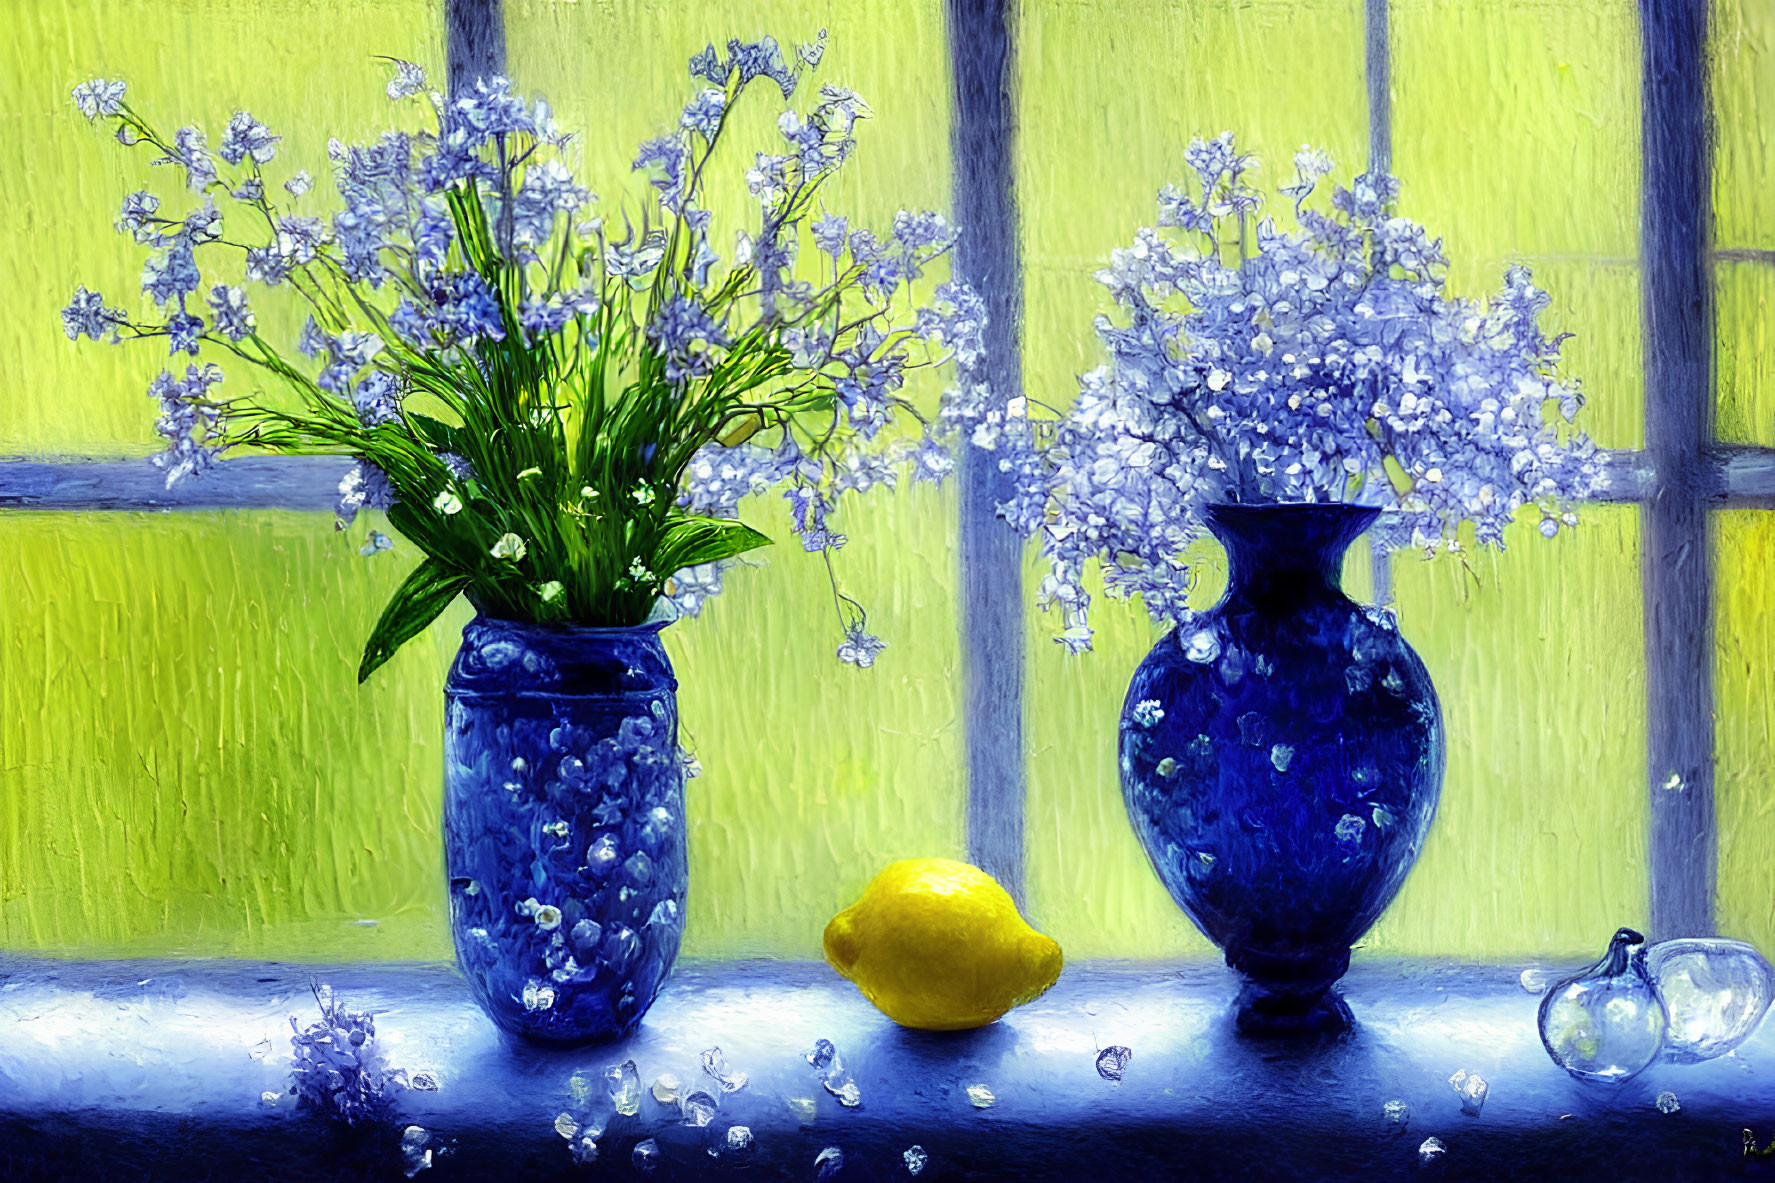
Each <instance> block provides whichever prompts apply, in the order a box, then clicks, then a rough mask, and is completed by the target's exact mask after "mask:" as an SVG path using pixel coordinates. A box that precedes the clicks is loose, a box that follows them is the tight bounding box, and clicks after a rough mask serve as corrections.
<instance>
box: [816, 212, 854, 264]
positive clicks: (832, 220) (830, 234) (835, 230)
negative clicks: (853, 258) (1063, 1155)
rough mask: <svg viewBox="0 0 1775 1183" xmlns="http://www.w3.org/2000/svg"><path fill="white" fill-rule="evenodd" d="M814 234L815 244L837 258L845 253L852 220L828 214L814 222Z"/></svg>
mask: <svg viewBox="0 0 1775 1183" xmlns="http://www.w3.org/2000/svg"><path fill="white" fill-rule="evenodd" d="M813 235H814V246H816V247H817V248H819V249H820V250H822V251H825V252H826V253H827V254H828V255H831V256H832V257H833V259H837V258H838V257H839V256H841V255H843V254H844V248H845V243H846V241H847V240H848V238H849V235H850V222H849V221H848V220H847V219H845V218H841V217H839V216H838V215H837V214H827V215H825V216H824V217H822V218H821V219H820V220H819V221H817V222H815V223H814V224H813Z"/></svg>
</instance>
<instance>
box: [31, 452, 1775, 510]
mask: <svg viewBox="0 0 1775 1183" xmlns="http://www.w3.org/2000/svg"><path fill="white" fill-rule="evenodd" d="M1603 457H1604V479H1605V482H1606V485H1605V488H1604V489H1603V490H1602V491H1601V492H1600V493H1599V494H1598V496H1596V497H1595V498H1594V500H1596V501H1600V502H1605V503H1618V502H1631V501H1644V500H1646V499H1648V498H1649V497H1651V496H1652V495H1653V492H1654V490H1655V487H1656V484H1657V474H1656V472H1655V471H1654V470H1653V467H1652V463H1651V460H1650V457H1649V456H1648V454H1647V453H1645V452H1643V451H1634V450H1630V449H1622V450H1618V451H1609V452H1605V453H1603ZM350 467H351V462H350V461H348V460H345V459H342V458H339V457H333V456H252V457H241V458H239V459H235V460H226V461H223V462H222V463H220V464H218V465H216V467H215V468H213V469H211V470H210V471H209V472H207V473H205V474H203V475H202V476H199V477H189V478H187V479H185V480H183V481H180V482H179V483H178V484H176V485H174V486H173V487H172V488H171V489H168V488H167V487H166V477H165V475H164V474H163V473H162V472H161V470H160V469H158V468H156V467H154V465H153V464H152V463H150V462H149V461H147V460H145V459H109V460H106V459H95V458H92V457H32V458H28V459H27V458H22V457H20V458H11V459H4V458H0V509H61V510H69V509H102V510H159V509H296V510H315V511H318V510H328V509H331V508H332V507H333V505H334V504H335V503H336V502H337V501H338V499H339V479H340V478H341V477H342V476H344V475H345V472H346V470H347V469H349V468H350ZM1702 472H1703V485H1702V488H1701V489H1700V490H1699V491H1700V493H1701V495H1702V496H1703V497H1705V498H1706V499H1707V500H1709V501H1723V502H1727V503H1729V504H1733V505H1742V506H1745V507H1747V508H1752V507H1755V506H1756V505H1758V504H1760V503H1761V502H1764V501H1767V502H1769V503H1770V507H1771V508H1775V448H1758V447H1715V448H1710V449H1708V451H1707V453H1706V455H1705V458H1704V463H1703V465H1702Z"/></svg>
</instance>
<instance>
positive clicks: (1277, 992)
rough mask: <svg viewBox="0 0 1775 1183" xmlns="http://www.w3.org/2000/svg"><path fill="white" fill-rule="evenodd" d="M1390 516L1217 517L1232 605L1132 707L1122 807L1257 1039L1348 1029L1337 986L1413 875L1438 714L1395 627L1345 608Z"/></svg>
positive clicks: (1316, 512)
mask: <svg viewBox="0 0 1775 1183" xmlns="http://www.w3.org/2000/svg"><path fill="white" fill-rule="evenodd" d="M1378 512H1379V511H1377V510H1374V509H1370V508H1363V507H1358V506H1348V505H1217V506H1212V507H1210V508H1209V509H1208V510H1207V521H1208V526H1209V529H1210V530H1212V531H1213V533H1214V535H1215V537H1216V538H1218V539H1219V540H1220V541H1221V543H1222V544H1223V545H1224V546H1225V547H1226V550H1227V558H1228V584H1227V590H1226V594H1225V596H1224V597H1222V599H1221V601H1220V603H1219V604H1217V605H1215V606H1214V607H1213V608H1212V609H1210V610H1208V611H1207V612H1205V613H1201V614H1199V615H1197V616H1195V617H1193V618H1192V619H1191V620H1190V621H1188V622H1187V623H1185V624H1183V625H1181V626H1180V627H1178V628H1176V629H1173V630H1172V631H1171V632H1170V633H1168V634H1167V635H1166V636H1165V637H1164V639H1163V640H1161V641H1160V642H1159V643H1158V645H1157V646H1155V647H1154V648H1153V651H1152V652H1151V653H1149V654H1148V655H1147V657H1146V660H1145V661H1143V662H1142V663H1141V665H1140V668H1139V670H1138V671H1137V672H1136V673H1135V675H1134V680H1133V683H1132V685H1130V686H1129V688H1128V698H1127V701H1126V703H1125V704H1124V705H1123V708H1122V722H1121V771H1122V794H1123V797H1124V799H1125V801H1126V803H1127V806H1128V815H1129V817H1130V818H1131V819H1132V821H1133V823H1134V829H1135V831H1136V832H1137V833H1138V834H1139V836H1140V841H1141V843H1142V844H1143V845H1144V846H1145V848H1146V853H1147V855H1148V856H1149V857H1150V858H1151V859H1152V864H1153V868H1154V869H1155V870H1156V871H1157V872H1158V875H1159V878H1160V879H1161V880H1163V881H1164V884H1165V886H1166V887H1167V888H1168V889H1169V890H1170V892H1171V896H1172V898H1173V899H1175V900H1176V901H1177V903H1178V905H1179V906H1180V907H1181V908H1182V909H1183V910H1184V911H1185V912H1186V913H1188V915H1189V918H1190V919H1191V920H1193V921H1194V922H1195V924H1196V927H1198V928H1200V929H1201V930H1202V932H1203V933H1204V934H1206V935H1207V937H1208V938H1209V939H1210V940H1212V941H1213V942H1214V943H1215V944H1216V945H1218V946H1220V948H1221V949H1223V950H1224V951H1225V953H1226V960H1227V964H1228V965H1230V966H1232V967H1233V968H1234V969H1235V970H1237V971H1238V972H1239V973H1240V974H1241V975H1242V976H1243V978H1244V983H1245V984H1244V989H1243V991H1242V993H1241V994H1240V997H1239V1003H1238V1027H1239V1029H1240V1030H1241V1031H1244V1032H1247V1033H1250V1034H1289V1033H1296V1032H1312V1031H1329V1030H1341V1029H1343V1028H1345V1027H1347V1026H1348V1025H1349V1022H1350V1014H1349V1009H1348V1007H1347V1006H1345V1005H1344V1003H1343V1000H1342V999H1341V998H1339V997H1338V996H1337V994H1336V992H1335V991H1333V990H1332V989H1331V987H1332V985H1333V984H1334V983H1335V982H1336V981H1337V980H1338V979H1339V978H1340V977H1342V976H1343V974H1344V971H1345V970H1347V969H1348V968H1349V964H1350V946H1351V945H1352V944H1353V943H1355V941H1356V940H1357V939H1358V938H1360V937H1361V936H1362V934H1363V933H1364V932H1366V931H1368V928H1369V926H1370V925H1372V924H1373V923H1374V921H1375V919H1376V918H1377V917H1379V916H1380V914H1381V912H1382V910H1384V909H1385V908H1386V906H1387V904H1388V903H1389V902H1390V901H1391V900H1392V898H1393V896H1394V894H1395V893H1396V892H1397V891H1398V890H1399V885H1400V884H1401V883H1402V882H1404V880H1405V876H1406V873H1407V872H1409V871H1410V870H1411V867H1412V864H1413V862H1415V861H1416V859H1417V856H1418V851H1419V850H1420V849H1421V848H1422V847H1423V842H1424V838H1425V836H1426V835H1427V834H1428V833H1429V829H1430V821H1431V819H1432V818H1433V817H1434V816H1435V813H1436V800H1437V797H1438V796H1439V794H1440V792H1441V786H1442V770H1443V763H1444V743H1443V730H1442V714H1441V709H1440V707H1439V706H1438V704H1437V701H1436V692H1435V689H1434V688H1433V687H1432V686H1431V685H1430V677H1429V674H1428V673H1427V672H1426V671H1425V669H1424V664H1423V662H1422V661H1420V660H1419V659H1418V657H1417V654H1415V653H1413V652H1412V649H1411V647H1410V646H1409V645H1407V644H1406V643H1405V641H1404V639H1403V638H1402V637H1400V635H1399V633H1398V630H1397V628H1396V627H1395V625H1394V622H1393V617H1392V615H1391V614H1390V613H1387V612H1383V611H1378V610H1375V609H1369V608H1364V607H1362V606H1361V605H1359V604H1357V603H1355V602H1354V601H1352V600H1351V599H1349V598H1348V597H1347V596H1345V595H1344V594H1343V591H1342V589H1341V587H1340V586H1339V574H1340V571H1341V569H1342V566H1343V554H1344V551H1345V550H1346V549H1347V548H1348V547H1349V545H1350V543H1351V542H1353V541H1355V540H1356V538H1357V537H1358V536H1359V535H1360V534H1361V533H1362V532H1363V531H1364V530H1365V529H1367V528H1368V526H1369V525H1370V524H1371V523H1372V522H1373V521H1374V519H1375V517H1376V516H1377V514H1378Z"/></svg>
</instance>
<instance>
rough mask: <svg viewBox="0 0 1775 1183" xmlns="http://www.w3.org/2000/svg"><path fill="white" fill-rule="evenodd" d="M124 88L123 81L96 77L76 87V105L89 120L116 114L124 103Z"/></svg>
mask: <svg viewBox="0 0 1775 1183" xmlns="http://www.w3.org/2000/svg"><path fill="white" fill-rule="evenodd" d="M124 89H125V86H124V84H123V83H122V82H121V81H118V82H111V81H107V80H106V79H103V78H94V79H93V80H92V81H91V82H82V83H81V84H80V85H79V86H76V87H75V88H74V105H75V106H76V107H78V108H80V113H81V114H82V115H84V116H86V117H87V119H88V120H96V119H97V118H98V117H99V116H101V115H115V114H117V111H118V108H119V107H120V106H122V104H123V92H124Z"/></svg>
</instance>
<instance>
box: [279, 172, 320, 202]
mask: <svg viewBox="0 0 1775 1183" xmlns="http://www.w3.org/2000/svg"><path fill="white" fill-rule="evenodd" d="M313 187H314V178H313V177H311V176H309V175H308V170H307V169H305V168H303V169H297V170H296V173H295V175H294V176H292V177H291V178H290V179H289V180H287V181H285V182H284V189H285V190H286V191H287V192H288V193H289V195H290V196H291V197H300V196H302V195H303V194H304V193H306V192H308V191H309V190H310V189H312V188H313Z"/></svg>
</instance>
